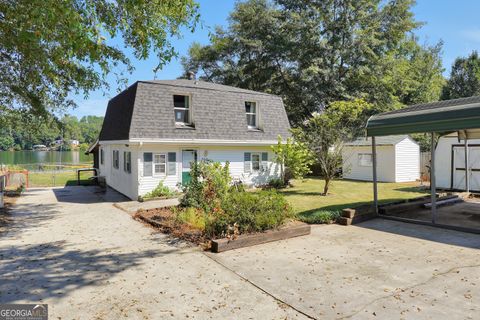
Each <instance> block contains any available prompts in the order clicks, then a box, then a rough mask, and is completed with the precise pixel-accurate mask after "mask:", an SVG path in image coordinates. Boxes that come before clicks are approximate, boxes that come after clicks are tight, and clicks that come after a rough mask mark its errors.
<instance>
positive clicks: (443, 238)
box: [355, 218, 480, 250]
mask: <svg viewBox="0 0 480 320" xmlns="http://www.w3.org/2000/svg"><path fill="white" fill-rule="evenodd" d="M355 227H360V228H366V229H372V230H376V231H382V232H388V233H392V234H397V235H401V236H405V237H412V238H417V239H422V240H428V241H434V242H439V243H444V244H449V245H454V246H459V247H465V248H473V249H480V235H478V234H473V233H466V232H460V231H454V230H447V229H441V228H436V227H431V226H423V225H418V224H412V223H406V222H400V221H392V220H385V219H381V218H377V219H374V220H370V221H366V222H362V223H359V224H356V225H355ZM412 250H415V248H412Z"/></svg>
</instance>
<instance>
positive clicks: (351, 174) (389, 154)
mask: <svg viewBox="0 0 480 320" xmlns="http://www.w3.org/2000/svg"><path fill="white" fill-rule="evenodd" d="M361 153H368V154H371V153H372V147H371V146H345V147H344V148H343V152H342V160H343V178H344V179H352V180H362V181H372V180H373V178H372V175H373V171H372V167H364V166H360V165H359V163H358V155H359V154H361ZM377 178H378V181H381V182H395V148H394V147H393V146H377Z"/></svg>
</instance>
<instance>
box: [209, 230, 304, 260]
mask: <svg viewBox="0 0 480 320" xmlns="http://www.w3.org/2000/svg"><path fill="white" fill-rule="evenodd" d="M310 231H311V227H310V225H308V224H304V223H302V224H298V225H294V226H288V227H284V228H281V229H277V230H268V231H265V232H262V233H255V234H246V235H240V236H238V237H237V238H236V239H234V240H232V239H217V240H212V252H215V253H218V252H224V251H228V250H233V249H240V248H244V247H251V246H254V245H257V244H262V243H267V242H272V241H278V240H285V239H289V238H294V237H299V236H305V235H308V234H310Z"/></svg>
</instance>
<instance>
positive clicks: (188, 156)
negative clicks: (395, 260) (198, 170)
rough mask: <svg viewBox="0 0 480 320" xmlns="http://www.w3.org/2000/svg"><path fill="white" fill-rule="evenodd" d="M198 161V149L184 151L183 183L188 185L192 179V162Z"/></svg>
mask: <svg viewBox="0 0 480 320" xmlns="http://www.w3.org/2000/svg"><path fill="white" fill-rule="evenodd" d="M196 162H197V151H196V150H183V151H182V184H183V185H186V184H188V183H189V182H190V181H191V180H192V176H191V175H190V167H191V164H192V163H196Z"/></svg>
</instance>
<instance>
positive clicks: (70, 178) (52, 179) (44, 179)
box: [0, 163, 93, 189]
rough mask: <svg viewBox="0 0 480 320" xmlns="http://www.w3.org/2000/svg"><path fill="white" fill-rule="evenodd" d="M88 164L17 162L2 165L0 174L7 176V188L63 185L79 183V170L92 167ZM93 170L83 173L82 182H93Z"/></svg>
mask: <svg viewBox="0 0 480 320" xmlns="http://www.w3.org/2000/svg"><path fill="white" fill-rule="evenodd" d="M91 167H92V165H91V164H89V163H87V164H42V163H33V164H17V165H15V166H8V167H7V166H4V165H0V175H2V172H3V175H5V176H6V186H7V188H12V189H14V188H17V187H20V186H23V187H26V188H32V187H63V186H66V185H77V170H78V169H86V168H91ZM92 176H93V173H92V172H82V173H81V184H83V185H85V184H93V180H92V179H91V177H92Z"/></svg>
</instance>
